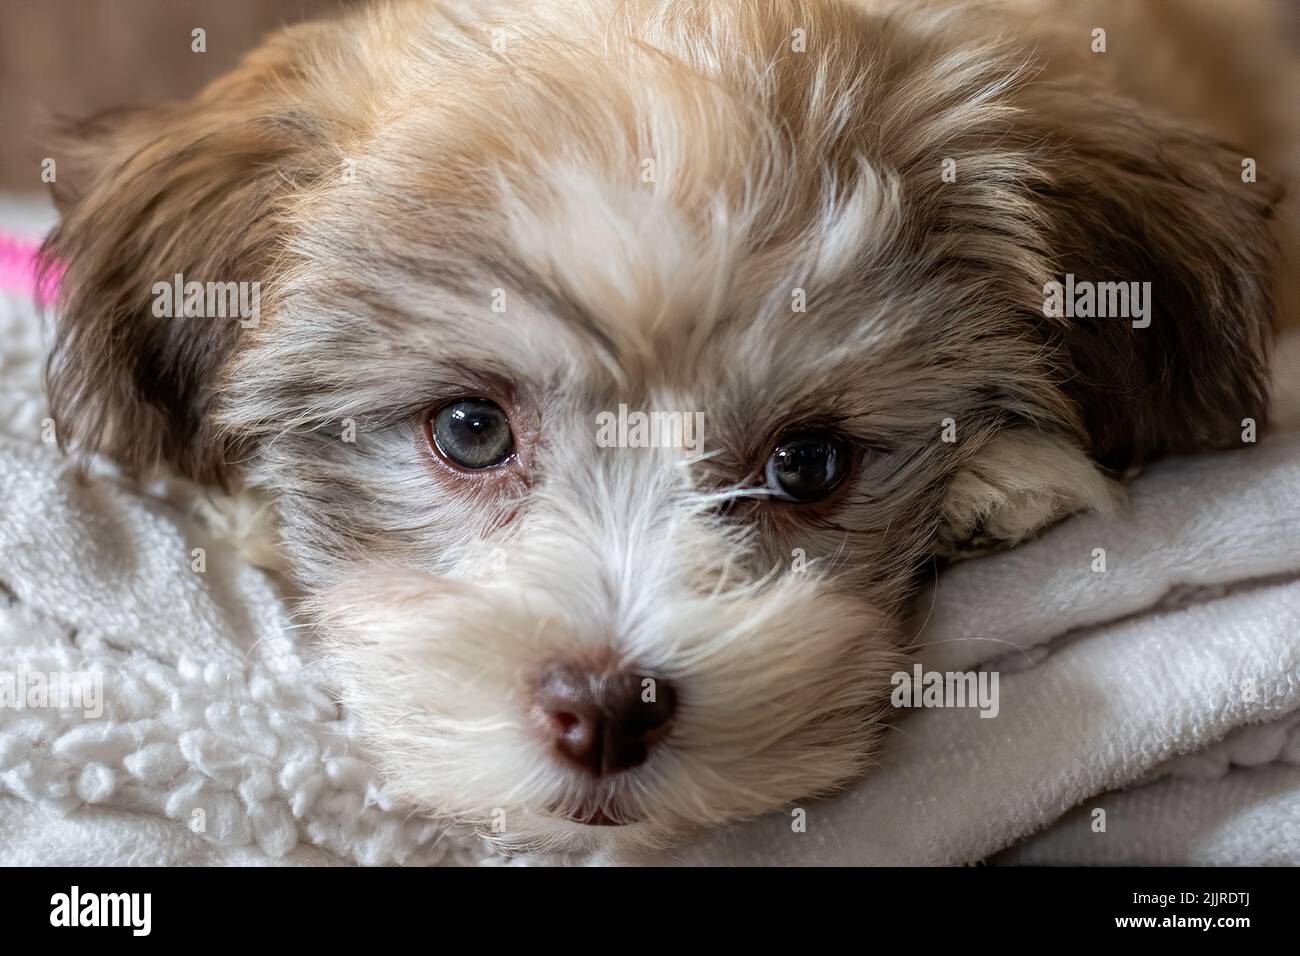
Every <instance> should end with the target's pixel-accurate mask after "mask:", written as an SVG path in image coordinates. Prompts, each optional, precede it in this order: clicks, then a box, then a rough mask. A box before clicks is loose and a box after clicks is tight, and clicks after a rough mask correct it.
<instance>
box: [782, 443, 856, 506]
mask: <svg viewBox="0 0 1300 956" xmlns="http://www.w3.org/2000/svg"><path fill="white" fill-rule="evenodd" d="M848 467H849V446H848V443H847V442H845V441H844V439H842V438H840V437H839V436H838V435H835V434H832V433H831V432H826V431H812V432H800V433H797V434H791V435H783V436H782V437H781V440H780V442H779V443H778V444H777V446H776V450H775V451H773V452H772V457H770V458H769V459H768V460H767V469H766V477H767V487H768V489H769V490H770V491H772V492H773V493H774V494H775V495H776V497H778V498H785V499H787V500H794V501H816V500H817V499H819V498H825V497H826V496H827V495H829V494H830V493H831V492H832V491H834V490H835V489H836V487H837V486H838V485H839V483H840V482H841V481H843V480H844V476H845V474H846V473H847V472H848Z"/></svg>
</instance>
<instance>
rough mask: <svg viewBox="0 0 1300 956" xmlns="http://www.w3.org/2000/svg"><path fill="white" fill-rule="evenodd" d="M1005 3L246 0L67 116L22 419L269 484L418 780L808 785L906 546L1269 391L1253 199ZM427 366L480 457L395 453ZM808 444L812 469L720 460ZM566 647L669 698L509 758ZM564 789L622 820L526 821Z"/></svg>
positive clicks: (960, 541)
mask: <svg viewBox="0 0 1300 956" xmlns="http://www.w3.org/2000/svg"><path fill="white" fill-rule="evenodd" d="M1042 2H1047V0H1042ZM1030 6H1032V4H1029V3H1027V2H1024V3H1022V2H1016V3H1012V2H1006V3H1000V4H988V5H985V4H976V5H969V4H960V3H944V2H935V3H928V2H927V3H916V4H912V3H901V2H899V3H894V2H889V0H879V2H875V0H873V2H867V0H863V2H852V0H764V2H759V3H734V4H731V3H726V4H724V3H714V2H711V0H664V2H656V0H513V2H498V3H491V2H489V3H465V4H459V3H433V2H425V0H409V2H397V3H379V4H375V5H373V6H368V7H366V8H364V9H361V10H359V11H357V12H355V13H352V14H350V15H349V16H347V17H345V18H343V19H341V20H339V21H336V22H327V23H321V24H315V25H310V26H306V27H299V28H295V29H292V30H289V31H286V32H284V33H283V34H281V35H280V36H278V37H277V38H276V39H274V40H273V41H271V42H270V43H268V44H267V45H266V46H265V47H264V48H262V49H261V50H259V51H258V52H257V53H255V54H254V55H253V56H251V57H250V58H249V59H248V60H247V61H246V62H245V63H244V64H243V65H242V66H241V67H240V68H239V70H237V71H236V72H235V73H233V74H232V75H231V76H229V77H227V78H225V79H224V80H222V81H220V82H219V83H217V84H216V85H214V86H213V87H212V88H210V89H209V90H207V91H205V92H204V93H202V94H200V95H199V96H198V97H197V98H195V99H194V100H193V101H191V102H189V103H187V104H174V105H172V106H169V107H165V108H162V109H159V110H156V111H143V112H139V113H133V114H131V115H130V116H129V117H128V118H127V119H126V120H124V121H122V122H120V123H119V124H117V125H116V126H108V127H105V128H102V129H101V128H98V127H96V128H95V129H94V130H92V132H93V135H94V137H95V143H96V144H97V146H98V148H96V149H89V150H85V151H84V154H83V156H82V158H83V159H84V160H85V161H86V169H85V170H84V171H82V172H81V175H82V177H83V178H82V180H81V182H80V183H72V184H70V185H69V186H68V187H67V189H68V192H67V193H66V195H64V196H63V202H64V205H65V208H66V210H67V211H66V213H65V218H64V221H63V223H62V224H61V225H60V227H59V229H58V231H57V232H56V233H55V235H54V236H53V237H52V239H51V241H50V245H49V248H48V257H49V259H50V260H51V262H53V261H56V260H57V261H58V262H60V263H63V264H65V265H66V267H67V272H66V276H65V280H64V292H63V295H64V299H63V303H62V313H61V315H60V318H59V335H58V341H57V344H56V348H55V352H54V355H53V356H52V359H51V367H50V380H51V392H52V401H53V405H54V410H55V416H56V420H57V421H58V423H59V432H60V434H61V435H62V436H65V437H67V438H69V439H70V440H71V443H72V444H74V445H76V446H78V447H80V448H83V449H86V450H99V451H103V452H107V453H110V454H114V455H116V456H117V457H119V458H121V459H122V460H124V461H125V462H126V463H127V464H129V465H132V466H134V467H136V468H137V469H141V470H143V469H144V468H146V467H147V466H149V465H151V464H153V463H155V462H158V461H163V462H166V463H168V464H170V465H171V466H173V467H175V468H177V469H179V470H180V471H182V472H183V473H185V474H186V475H188V476H190V477H193V478H196V479H198V480H201V481H204V482H209V483H214V482H232V483H234V482H246V483H248V484H251V485H253V486H255V487H256V488H258V489H260V490H261V491H263V492H264V493H265V494H267V495H269V496H270V497H271V498H273V499H274V502H275V505H276V509H277V511H278V513H279V515H280V517H281V521H282V535H283V548H284V552H285V555H286V558H287V561H288V563H289V565H290V567H291V568H292V569H293V573H294V574H295V576H296V577H297V579H298V581H299V582H300V584H301V585H302V586H303V587H304V588H305V589H306V590H307V591H308V592H309V593H311V594H313V595H314V598H313V600H312V604H311V607H312V609H313V613H314V615H315V617H316V619H317V620H318V621H319V623H320V625H321V630H322V636H323V640H324V641H325V646H326V648H327V650H328V654H329V657H330V659H331V661H332V662H333V664H334V666H335V669H336V673H337V675H338V678H339V681H340V684H341V686H342V688H343V691H344V696H345V699H346V701H347V703H348V705H349V706H352V707H354V708H356V710H357V711H358V712H359V713H360V715H361V716H362V718H363V721H364V723H365V725H366V727H367V732H368V733H369V735H370V736H371V738H372V741H373V742H374V744H375V751H376V752H377V753H378V754H379V755H380V757H381V759H382V761H383V763H384V765H385V769H386V771H387V773H388V774H389V776H390V778H391V779H392V781H393V782H394V785H395V786H397V787H398V788H399V789H400V790H401V791H402V792H403V793H404V794H406V795H407V796H408V797H409V798H410V800H411V801H412V802H413V803H415V804H416V805H418V806H420V807H423V808H424V809H426V810H428V811H430V812H433V813H437V814H441V815H445V816H448V817H453V818H457V819H462V820H468V821H471V822H474V823H476V824H478V825H481V826H483V827H485V828H487V830H488V832H490V833H492V834H493V835H494V836H496V837H498V838H499V839H501V840H503V841H506V842H510V843H513V844H515V845H520V846H538V845H546V846H557V845H567V844H571V843H573V842H575V841H577V842H581V841H584V840H588V841H590V840H601V841H611V842H624V843H635V842H645V841H663V840H667V839H670V838H671V837H672V836H673V835H675V834H677V833H680V832H681V831H683V830H684V829H688V828H690V827H692V826H698V825H707V824H715V823H720V822H723V821H726V820H731V819H737V818H741V817H745V816H750V815H753V814H756V813H760V812H762V811H764V810H767V809H772V808H774V807H776V806H779V805H781V804H782V803H784V802H786V801H789V800H792V799H794V798H796V797H798V796H801V795H806V794H809V793H814V792H824V791H826V790H829V789H832V788H834V787H836V786H839V785H842V784H843V783H844V782H845V781H847V780H849V779H851V778H852V777H853V776H854V775H856V774H857V773H859V772H861V771H862V769H863V767H864V766H865V765H866V763H867V762H868V761H869V759H870V755H871V752H872V750H873V743H874V741H875V738H876V736H877V727H878V726H879V720H878V717H879V710H880V707H881V704H882V702H883V701H884V700H885V699H886V697H887V694H888V674H889V672H890V670H891V669H892V668H894V667H895V666H897V661H898V656H899V654H900V649H899V645H900V640H899V635H898V622H899V621H900V619H901V618H902V616H903V615H904V614H905V612H906V609H907V605H908V602H909V600H910V598H911V596H912V595H913V594H914V592H915V588H916V583H917V580H918V577H919V575H920V574H921V572H922V570H923V569H927V568H929V567H930V566H931V561H932V559H933V558H934V556H935V554H936V553H937V552H939V551H943V552H945V553H950V554H960V553H964V551H965V550H967V549H968V548H969V546H970V545H971V544H972V543H973V544H975V545H977V546H979V547H985V546H1005V545H1008V544H1014V543H1015V542H1017V541H1020V540H1023V539H1024V538H1026V537H1027V536H1029V535H1031V534H1033V533H1035V532H1036V531H1038V530H1039V529H1040V528H1042V527H1044V526H1046V525H1048V524H1050V523H1051V522H1053V521H1056V520H1059V519H1060V518H1062V517H1064V516H1065V515H1067V514H1069V513H1070V512H1072V511H1075V510H1079V509H1081V508H1089V507H1104V506H1106V505H1107V504H1108V503H1110V502H1111V501H1112V500H1113V498H1114V484H1113V477H1112V476H1113V475H1115V474H1118V473H1120V472H1121V470H1122V469H1124V468H1127V467H1129V466H1131V465H1139V464H1141V463H1143V462H1145V461H1148V460H1150V459H1152V458H1154V457H1157V456H1159V455H1162V454H1166V453H1169V452H1182V451H1189V450H1194V449H1197V448H1205V447H1223V446H1228V445H1232V444H1235V443H1238V442H1239V440H1240V437H1239V429H1240V423H1241V422H1242V420H1243V419H1247V418H1250V419H1254V420H1255V421H1257V422H1259V423H1261V424H1262V423H1263V422H1264V420H1265V418H1266V415H1267V396H1266V388H1265V378H1266V376H1265V368H1266V356H1267V348H1268V339H1269V322H1270V318H1271V312H1272V304H1271V298H1270V287H1271V283H1270V281H1269V280H1270V272H1271V270H1272V269H1273V265H1274V261H1275V260H1274V254H1275V251H1274V247H1273V243H1272V241H1271V240H1270V236H1269V222H1268V219H1269V215H1270V212H1271V208H1272V207H1271V203H1272V201H1273V199H1274V198H1275V196H1276V194H1277V192H1278V188H1277V187H1278V184H1277V183H1276V182H1271V181H1268V182H1266V181H1265V180H1264V178H1262V179H1261V182H1260V184H1259V188H1253V187H1252V186H1251V185H1248V184H1245V183H1243V182H1241V180H1240V178H1239V176H1238V175H1237V174H1238V171H1239V169H1240V164H1239V157H1238V155H1236V153H1235V152H1234V150H1232V149H1230V148H1229V147H1227V146H1225V145H1224V144H1222V143H1220V142H1218V141H1217V140H1215V139H1214V138H1213V137H1211V136H1208V135H1205V134H1203V133H1201V132H1199V131H1197V130H1195V129H1194V128H1193V127H1192V126H1190V125H1188V124H1187V123H1186V122H1184V121H1183V120H1181V119H1175V118H1172V117H1171V116H1169V115H1164V114H1162V113H1161V112H1160V111H1159V110H1158V109H1154V108H1150V109H1149V108H1146V107H1140V106H1138V105H1137V104H1135V103H1134V102H1133V101H1132V100H1131V99H1130V98H1128V97H1127V96H1126V94H1125V92H1124V91H1123V89H1122V88H1121V85H1120V79H1119V77H1120V75H1121V74H1122V73H1123V71H1122V70H1120V71H1114V72H1112V71H1109V70H1102V69H1101V68H1095V69H1094V66H1093V62H1094V61H1088V60H1087V59H1086V58H1083V57H1080V56H1078V55H1077V54H1075V53H1073V52H1071V48H1070V46H1069V44H1070V43H1073V42H1076V41H1077V42H1080V43H1082V42H1084V41H1083V40H1081V39H1078V38H1077V37H1074V38H1073V39H1071V38H1069V37H1067V38H1066V39H1065V40H1062V38H1061V36H1059V35H1058V33H1059V32H1060V31H1049V30H1046V29H1039V24H1037V23H1036V22H1031V21H1029V20H1025V19H1023V16H1022V15H1023V12H1024V10H1025V9H1026V8H1027V7H1030ZM1067 32H1068V31H1067ZM1086 34H1087V31H1086V30H1085V31H1083V33H1082V34H1081V35H1082V36H1084V37H1086ZM796 40H799V41H801V44H802V45H797V44H796ZM503 44H504V45H503ZM1269 168H1275V167H1268V166H1267V164H1261V176H1262V177H1267V176H1268V175H1269V173H1268V169H1269ZM946 169H951V170H952V171H953V172H954V173H955V176H945V175H944V172H945V170H946ZM74 178H75V175H74ZM61 182H62V178H61ZM177 273H183V274H184V275H185V277H186V278H187V279H194V280H198V281H223V282H224V281H258V282H261V283H264V284H265V290H264V292H263V295H262V303H263V313H264V314H263V317H262V321H261V322H260V323H259V324H258V325H257V327H255V328H240V327H238V325H237V323H235V322H234V321H233V320H228V321H225V322H224V323H223V322H220V321H217V320H202V319H194V318H190V319H179V320H177V319H170V320H169V319H160V318H158V317H156V316H155V315H153V314H152V312H151V310H150V308H149V305H150V300H149V290H150V289H151V288H152V285H153V283H155V282H159V281H167V280H170V279H171V278H172V276H173V275H174V274H177ZM1066 274H1072V275H1074V276H1076V277H1077V278H1078V279H1080V280H1084V281H1122V282H1143V281H1149V282H1151V283H1152V286H1153V297H1152V315H1151V321H1150V325H1149V326H1147V327H1146V328H1134V327H1133V326H1132V324H1131V323H1130V322H1128V321H1126V320H1125V319H1123V318H1107V319H1074V318H1066V317H1048V316H1045V315H1044V311H1043V304H1044V286H1045V284H1046V283H1048V282H1050V281H1053V280H1060V279H1061V278H1062V277H1063V276H1064V275H1066ZM796 303H797V304H796ZM466 396H486V397H489V398H491V399H493V400H494V401H497V402H498V404H499V405H500V406H501V407H502V408H503V409H504V410H505V411H506V412H507V413H508V414H509V416H510V420H511V424H512V428H513V429H514V433H515V440H516V444H517V446H518V456H517V459H516V460H515V461H514V462H512V464H511V465H510V467H509V468H505V469H502V470H500V471H499V472H496V473H493V474H492V475H490V476H477V477H466V476H464V475H458V474H456V473H455V472H454V471H453V470H452V469H449V468H447V467H446V466H445V465H442V464H439V462H438V460H437V458H436V456H435V455H433V454H431V450H430V447H429V444H428V442H427V440H425V438H424V432H423V429H424V426H425V424H426V423H427V421H428V419H429V415H430V412H431V411H433V410H435V409H437V408H438V407H439V406H440V405H442V404H444V403H446V402H447V401H450V400H452V399H455V398H457V397H466ZM620 405H627V406H628V407H630V408H632V409H640V410H646V411H650V410H685V411H687V412H694V411H700V412H702V413H703V414H704V416H705V423H706V427H705V434H704V440H705V448H704V454H702V455H698V456H688V455H686V454H684V453H683V452H681V451H680V450H676V451H674V450H671V449H669V450H663V449H659V450H655V453H650V452H649V451H647V450H644V449H621V448H600V447H597V444H596V442H595V441H594V440H593V432H594V431H595V424H594V423H595V416H596V415H597V414H599V413H600V412H602V411H610V410H612V409H616V408H618V407H619V406H620ZM809 428H820V429H833V430H835V431H837V432H838V433H839V434H841V435H842V436H844V437H845V439H846V440H847V441H848V442H849V443H850V444H851V445H852V447H853V449H854V452H853V463H852V464H853V468H852V473H851V475H850V477H849V478H848V479H847V480H846V481H845V483H844V484H843V485H842V486H841V487H840V488H839V489H838V490H837V491H836V492H835V494H834V495H833V496H831V497H830V498H828V499H826V500H825V501H822V502H819V503H816V504H809V505H792V504H790V503H789V502H780V501H774V500H770V499H764V498H763V496H762V495H758V494H754V493H753V489H754V486H755V484H756V483H757V484H761V483H762V474H763V464H764V461H765V460H766V458H767V457H768V455H770V453H771V451H772V449H773V447H774V445H775V443H776V442H777V441H778V439H779V438H780V436H782V435H783V434H788V433H790V432H791V431H797V430H799V429H809ZM731 499H734V500H731ZM724 501H730V505H731V506H730V507H728V508H717V507H716V506H718V505H719V504H720V503H722V502H724ZM706 504H707V505H708V507H706V506H705V505H706ZM714 509H716V510H714ZM491 553H497V554H500V555H502V556H503V557H504V560H501V561H497V562H496V563H495V564H492V563H491V562H487V559H486V558H485V557H484V555H485V554H491ZM796 556H797V558H796ZM804 559H806V560H807V561H809V562H811V563H810V565H809V568H810V570H806V571H805V570H802V568H803V561H804ZM493 561H496V559H493ZM485 562H487V563H485ZM796 565H797V566H796ZM485 569H486V570H485ZM572 656H577V657H580V658H582V659H584V660H588V661H589V662H590V666H591V667H593V668H595V669H597V670H599V669H600V668H603V667H610V668H613V667H616V666H620V665H621V666H626V667H628V668H631V669H634V670H636V671H638V672H648V673H649V674H651V675H652V676H653V675H655V674H657V675H660V676H661V677H663V678H665V679H669V680H672V681H673V682H674V685H675V686H677V685H680V689H681V697H680V715H679V718H678V719H677V720H676V721H675V723H674V726H673V729H672V732H671V734H670V735H669V737H668V738H667V739H666V740H665V741H663V742H662V744H661V745H660V746H658V747H657V748H656V749H655V750H654V751H653V752H652V754H651V756H650V759H649V762H648V763H647V764H646V765H645V766H643V767H638V768H635V769H634V770H631V771H627V772H625V773H623V774H619V775H617V776H615V777H613V778H608V779H607V780H604V781H602V782H601V783H599V784H593V783H588V782H586V781H585V780H581V779H579V778H577V777H576V776H575V774H574V772H573V771H570V770H567V769H565V768H564V767H562V766H560V765H558V764H556V763H555V762H553V761H552V760H551V759H550V757H549V755H548V752H547V748H546V745H545V744H544V743H543V742H542V741H541V740H540V739H538V738H537V736H536V732H535V731H534V730H533V729H532V727H533V723H532V722H531V720H530V715H529V711H530V708H531V706H532V705H531V703H530V699H531V694H532V683H531V682H533V681H535V679H536V675H537V671H538V669H539V668H541V667H542V666H544V665H545V664H546V663H547V662H548V661H550V660H553V659H555V658H557V657H559V658H568V657H572ZM592 804H595V805H598V806H600V807H602V808H603V809H605V810H606V812H607V814H608V815H610V816H616V817H624V818H628V819H631V818H635V819H636V820H638V821H639V822H638V823H636V824H635V825H631V826H628V827H602V828H599V831H598V832H597V831H596V830H595V829H594V828H592V829H584V828H582V827H581V825H579V824H571V823H568V822H566V821H565V820H564V819H563V817H564V814H565V813H566V811H567V812H570V813H572V812H573V811H575V810H583V811H585V810H586V809H588V808H589V807H590V806H591V805H592ZM498 810H499V811H503V814H504V822H503V824H502V826H500V827H494V826H493V824H494V823H496V822H497V820H498V819H499V816H498V815H497V814H496V813H495V811H498Z"/></svg>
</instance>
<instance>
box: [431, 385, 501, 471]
mask: <svg viewBox="0 0 1300 956" xmlns="http://www.w3.org/2000/svg"><path fill="white" fill-rule="evenodd" d="M432 431H433V441H434V444H435V445H436V446H437V448H438V451H439V452H440V453H441V454H442V456H443V457H444V458H446V459H448V460H449V461H451V462H452V463H453V464H456V465H459V466H460V467H462V468H473V469H480V468H493V467H495V466H497V465H500V464H502V463H503V462H504V461H505V460H506V459H507V458H509V457H510V453H511V452H512V451H514V447H515V441H514V435H513V434H512V433H511V431H510V419H508V418H507V417H506V413H505V412H504V411H502V410H501V406H500V405H498V404H497V403H496V402H491V401H488V400H487V399H486V398H462V399H457V400H456V401H454V402H451V403H450V404H447V405H444V406H442V408H440V409H438V411H437V412H435V413H434V415H433V421H432Z"/></svg>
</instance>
